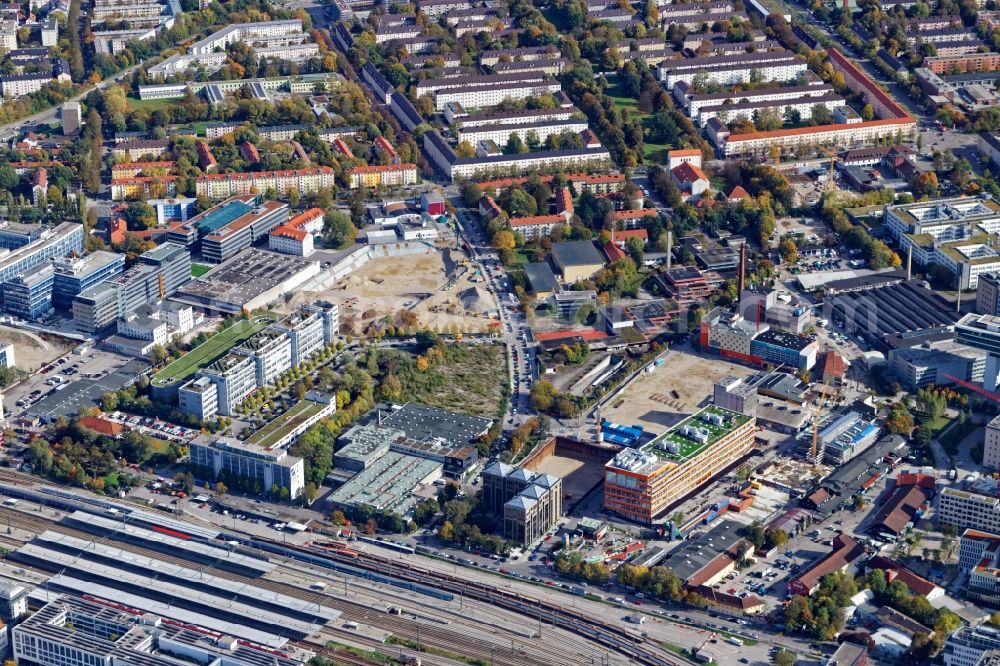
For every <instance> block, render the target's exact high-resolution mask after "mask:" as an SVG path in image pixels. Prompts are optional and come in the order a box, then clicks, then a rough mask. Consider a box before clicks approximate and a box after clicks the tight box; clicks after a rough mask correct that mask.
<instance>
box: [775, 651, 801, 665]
mask: <svg viewBox="0 0 1000 666" xmlns="http://www.w3.org/2000/svg"><path fill="white" fill-rule="evenodd" d="M798 661H799V658H798V657H797V656H796V655H795V653H794V652H790V651H788V650H781V651H780V652H778V653H776V654H775V655H774V665H775V666H795V664H797V663H798Z"/></svg>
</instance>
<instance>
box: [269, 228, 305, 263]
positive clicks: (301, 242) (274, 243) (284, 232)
mask: <svg viewBox="0 0 1000 666" xmlns="http://www.w3.org/2000/svg"><path fill="white" fill-rule="evenodd" d="M267 249H269V250H271V251H272V252H281V253H282V254H290V255H293V256H296V257H308V256H309V255H311V254H312V253H313V252H315V251H316V245H315V242H314V241H313V235H312V234H311V233H309V232H307V231H304V230H302V229H289V228H288V227H278V228H277V229H275V230H274V231H272V232H271V233H270V235H268V237H267Z"/></svg>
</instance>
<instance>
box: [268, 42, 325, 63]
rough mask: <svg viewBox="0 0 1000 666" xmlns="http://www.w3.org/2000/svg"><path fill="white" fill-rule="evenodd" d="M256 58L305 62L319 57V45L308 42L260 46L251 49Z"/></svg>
mask: <svg viewBox="0 0 1000 666" xmlns="http://www.w3.org/2000/svg"><path fill="white" fill-rule="evenodd" d="M253 52H254V54H256V56H257V57H258V58H264V59H267V60H287V61H288V62H305V61H306V60H309V59H310V58H318V57H319V46H317V45H316V44H314V43H312V42H310V43H308V44H285V45H282V46H261V47H258V48H255V49H254V50H253Z"/></svg>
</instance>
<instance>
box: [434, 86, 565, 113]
mask: <svg viewBox="0 0 1000 666" xmlns="http://www.w3.org/2000/svg"><path fill="white" fill-rule="evenodd" d="M561 89H562V87H561V85H560V84H559V82H558V81H527V82H524V83H509V84H504V85H495V86H494V85H486V86H467V87H465V88H454V89H448V90H442V91H440V92H439V93H437V94H436V95H435V96H434V110H435V111H443V110H444V107H445V105H446V104H448V103H449V102H457V103H458V104H461V105H462V106H463V107H464V108H467V109H482V108H487V107H492V106H496V105H498V104H500V102H502V101H504V100H505V99H513V100H518V99H526V98H528V97H537V96H539V95H544V94H545V93H557V92H559V91H560V90H561Z"/></svg>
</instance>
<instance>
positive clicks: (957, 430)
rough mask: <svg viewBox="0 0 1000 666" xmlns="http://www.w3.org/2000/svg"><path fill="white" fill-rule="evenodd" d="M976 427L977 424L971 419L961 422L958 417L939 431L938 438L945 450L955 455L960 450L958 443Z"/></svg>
mask: <svg viewBox="0 0 1000 666" xmlns="http://www.w3.org/2000/svg"><path fill="white" fill-rule="evenodd" d="M975 429H976V424H975V423H973V422H972V421H971V420H967V421H966V422H965V423H959V422H958V419H955V420H954V421H953V422H952V425H950V426H945V427H944V428H943V429H942V430H940V431H939V432H938V438H937V439H938V441H939V442H941V446H942V447H943V448H944V450H945V451H947V452H948V453H951V454H953V455H954V454H955V453H957V452H958V445H959V444H960V443H961V441H962V440H963V439H965V437H966V436H967V435H968V434H969V433H970V432H972V431H973V430H975Z"/></svg>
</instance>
